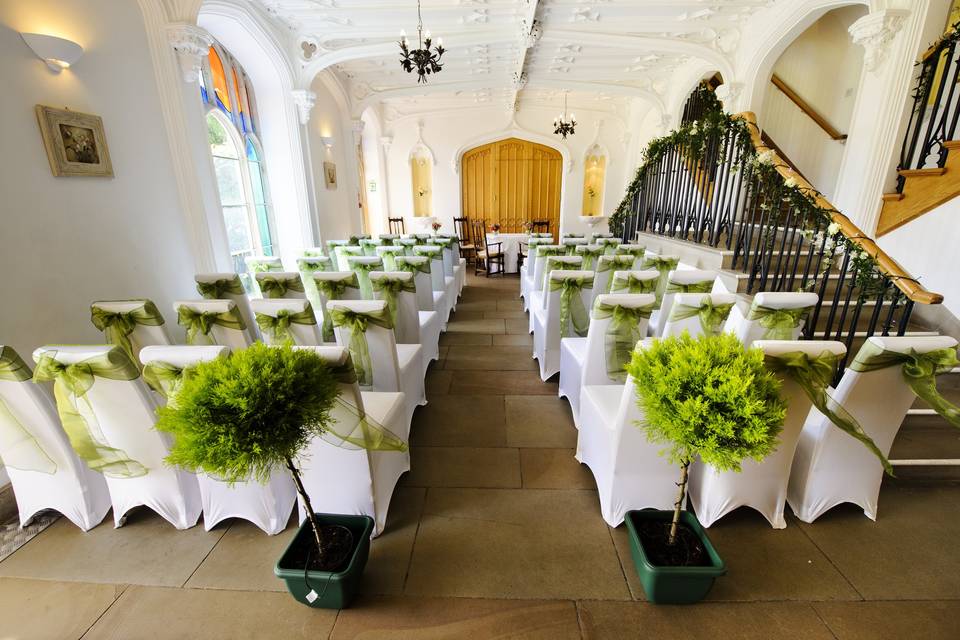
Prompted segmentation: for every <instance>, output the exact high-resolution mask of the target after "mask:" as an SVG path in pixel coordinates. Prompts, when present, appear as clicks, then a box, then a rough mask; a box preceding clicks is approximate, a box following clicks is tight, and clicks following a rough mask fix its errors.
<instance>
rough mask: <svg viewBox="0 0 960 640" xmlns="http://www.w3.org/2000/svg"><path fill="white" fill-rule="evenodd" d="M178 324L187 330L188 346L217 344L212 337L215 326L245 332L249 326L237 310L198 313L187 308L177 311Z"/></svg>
mask: <svg viewBox="0 0 960 640" xmlns="http://www.w3.org/2000/svg"><path fill="white" fill-rule="evenodd" d="M177 324H179V325H180V326H182V327H185V328H186V329H187V344H215V342H214V340H213V336H212V335H210V331H211V329H213V326H214V325H217V326H219V327H224V328H226V329H236V330H237V331H243V330H244V329H246V328H247V325H246V324H245V323H244V322H243V318H241V317H240V314H238V313H237V312H236V310H235V309H231V310H230V311H223V312H217V311H196V310H195V309H191V308H190V307H187V306H181V307H180V308H178V309H177Z"/></svg>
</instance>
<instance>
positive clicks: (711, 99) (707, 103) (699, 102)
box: [680, 81, 723, 124]
mask: <svg viewBox="0 0 960 640" xmlns="http://www.w3.org/2000/svg"><path fill="white" fill-rule="evenodd" d="M722 110H723V106H722V105H721V104H720V100H719V99H718V98H717V94H715V93H714V92H713V89H711V88H710V85H709V84H708V83H707V82H706V81H703V82H701V83H700V84H699V85H697V88H696V89H694V90H693V92H692V93H691V94H690V95H689V97H687V101H686V102H685V103H684V104H683V116H681V118H680V124H686V123H688V122H694V121H696V120H703V118H704V116H706V115H707V114H708V113H711V112H716V111H722Z"/></svg>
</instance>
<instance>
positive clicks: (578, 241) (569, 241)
mask: <svg viewBox="0 0 960 640" xmlns="http://www.w3.org/2000/svg"><path fill="white" fill-rule="evenodd" d="M588 243H589V241H588V240H587V239H586V238H561V239H560V244H562V245H563V246H565V247H567V248H569V247H578V246H580V245H585V244H588ZM570 250H571V251H573V249H570Z"/></svg>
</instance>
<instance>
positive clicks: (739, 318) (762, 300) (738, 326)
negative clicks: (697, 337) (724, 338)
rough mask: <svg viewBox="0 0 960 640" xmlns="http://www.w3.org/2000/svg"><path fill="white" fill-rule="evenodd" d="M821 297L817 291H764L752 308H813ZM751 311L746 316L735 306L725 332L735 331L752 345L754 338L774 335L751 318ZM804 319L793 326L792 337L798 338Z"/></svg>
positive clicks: (758, 321) (756, 298)
mask: <svg viewBox="0 0 960 640" xmlns="http://www.w3.org/2000/svg"><path fill="white" fill-rule="evenodd" d="M818 300H819V297H818V296H817V294H815V293H793V292H768V291H765V292H762V293H758V294H757V295H756V296H754V298H753V303H752V304H751V305H750V309H751V310H752V309H754V308H755V307H759V306H763V307H767V308H770V309H812V308H813V307H814V306H816V304H817V301H818ZM749 317H750V313H749V312H748V313H747V315H746V316H744V314H743V313H741V311H740V309H739V307H737V308H734V309H733V310H732V311H731V312H730V317H729V318H727V324H726V326H725V327H724V329H723V330H724V331H725V332H731V333H734V334H735V335H736V336H737V337H738V338H740V341H741V342H743V344H744V345H746V346H748V347H749V346H750V345H751V344H753V341H754V340H768V339H770V338H771V337H772V336H771V335H770V331H769V329H767V328H766V327H764V326H763V324H761V321H760V320H750V319H749ZM803 322H804V321H803V320H802V319H801V320H800V322H799V323H798V324H797V325H796V326H795V327H794V328H793V331H792V332H791V335H790V339H791V340H797V339H798V338H799V337H800V334H801V332H802V331H803Z"/></svg>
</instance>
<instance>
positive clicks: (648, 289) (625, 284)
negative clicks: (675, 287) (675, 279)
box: [610, 273, 657, 293]
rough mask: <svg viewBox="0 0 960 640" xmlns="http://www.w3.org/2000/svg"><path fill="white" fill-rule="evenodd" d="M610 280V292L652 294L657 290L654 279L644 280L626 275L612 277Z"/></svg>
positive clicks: (630, 274) (629, 274)
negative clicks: (611, 282) (624, 291)
mask: <svg viewBox="0 0 960 640" xmlns="http://www.w3.org/2000/svg"><path fill="white" fill-rule="evenodd" d="M612 280H613V284H611V285H610V291H618V292H619V291H623V290H626V292H627V293H654V292H655V291H656V290H657V279H656V278H648V279H647V280H644V279H642V278H638V277H637V276H635V275H633V274H632V273H628V274H627V275H626V276H622V275H620V276H614V277H613V278H612Z"/></svg>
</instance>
